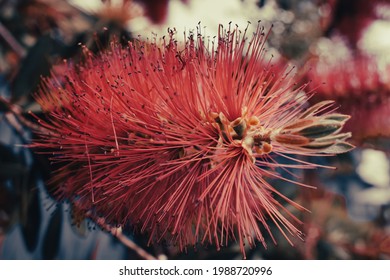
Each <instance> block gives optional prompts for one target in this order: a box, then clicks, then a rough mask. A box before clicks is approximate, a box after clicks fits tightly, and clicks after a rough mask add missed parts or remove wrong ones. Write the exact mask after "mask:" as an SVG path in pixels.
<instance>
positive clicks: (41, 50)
mask: <svg viewBox="0 0 390 280" xmlns="http://www.w3.org/2000/svg"><path fill="white" fill-rule="evenodd" d="M53 48H54V44H53V39H52V38H51V37H50V36H42V37H40V38H39V39H38V41H37V42H36V44H35V45H34V46H33V47H32V48H30V50H29V51H28V54H27V56H26V57H25V59H24V60H23V62H22V63H21V68H20V70H19V72H18V74H17V76H16V77H15V79H14V80H13V82H12V100H11V101H12V103H16V102H18V103H19V104H20V103H25V102H26V100H27V99H28V98H29V96H30V94H31V93H32V92H34V91H35V90H36V89H37V86H38V84H39V83H40V79H41V78H40V77H41V76H46V75H48V74H49V73H50V67H51V63H50V61H49V58H50V54H51V52H52V50H53Z"/></svg>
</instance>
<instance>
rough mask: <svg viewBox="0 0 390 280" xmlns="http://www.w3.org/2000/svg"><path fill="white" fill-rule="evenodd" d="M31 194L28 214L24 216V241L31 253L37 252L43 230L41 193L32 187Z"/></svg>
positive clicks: (22, 227)
mask: <svg viewBox="0 0 390 280" xmlns="http://www.w3.org/2000/svg"><path fill="white" fill-rule="evenodd" d="M32 181H35V180H32ZM30 188H31V189H30V192H29V194H28V205H27V212H26V213H25V217H23V216H24V215H22V226H21V229H22V236H23V239H24V243H25V245H26V248H27V250H28V251H29V252H33V251H35V249H36V247H37V244H38V241H39V233H40V228H41V220H42V213H41V204H40V199H39V191H38V189H37V188H36V187H35V184H34V187H31V185H30Z"/></svg>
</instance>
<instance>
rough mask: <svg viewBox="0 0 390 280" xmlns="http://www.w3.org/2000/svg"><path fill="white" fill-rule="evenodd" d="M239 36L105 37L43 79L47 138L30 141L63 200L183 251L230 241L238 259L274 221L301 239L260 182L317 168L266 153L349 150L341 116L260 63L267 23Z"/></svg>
mask: <svg viewBox="0 0 390 280" xmlns="http://www.w3.org/2000/svg"><path fill="white" fill-rule="evenodd" d="M246 36H247V35H246V31H245V32H243V33H241V32H240V31H239V30H238V29H231V28H230V27H229V29H228V30H224V29H223V28H222V27H221V28H220V32H219V36H218V40H217V41H216V42H208V41H205V39H204V38H203V37H202V35H201V34H191V35H190V36H189V38H188V39H186V40H185V42H184V43H183V44H180V43H178V42H177V41H176V40H175V38H174V35H173V34H172V33H171V34H170V37H169V38H168V39H162V42H161V44H160V43H159V42H158V41H157V40H154V41H152V42H150V41H148V42H141V41H136V42H129V44H128V46H126V47H121V46H119V45H117V44H115V43H112V48H111V49H110V50H109V51H105V52H102V53H101V54H99V55H98V56H94V55H92V54H91V53H90V52H89V51H88V50H87V49H86V50H85V63H84V64H82V65H80V66H77V67H71V68H70V69H69V72H68V73H67V74H66V75H65V77H64V80H63V81H64V82H63V83H60V82H55V81H54V82H53V80H49V79H46V80H45V83H44V85H43V89H42V91H41V92H40V93H39V94H38V101H39V103H40V104H41V106H42V108H43V110H44V111H46V112H47V113H48V120H47V121H46V122H43V121H41V124H42V126H43V128H45V129H46V130H47V133H43V134H42V138H41V139H40V140H38V141H37V142H36V143H35V144H34V145H33V146H35V147H37V148H42V149H47V150H50V151H54V154H53V158H52V160H53V161H54V162H62V163H65V165H64V166H63V167H62V168H60V169H59V170H58V171H57V172H56V174H54V180H56V181H57V182H61V183H60V187H59V190H60V194H61V196H62V197H63V198H65V199H68V200H70V201H72V202H74V203H75V204H76V205H78V207H79V208H80V209H82V210H85V211H89V212H91V213H92V214H93V215H96V216H100V217H104V218H105V219H106V221H107V222H108V223H110V224H115V225H125V224H130V225H132V226H133V227H134V228H135V229H136V230H139V231H140V232H141V233H147V234H148V235H149V237H150V243H152V242H155V241H156V242H158V241H160V240H167V241H171V242H173V243H175V244H178V246H180V248H182V249H183V248H184V247H185V246H188V245H194V244H196V243H209V244H215V246H216V247H217V248H219V247H220V246H222V245H225V244H227V243H228V242H229V241H231V240H238V242H239V244H240V247H241V250H242V253H243V254H244V256H245V250H244V243H247V244H249V245H250V246H253V245H254V244H255V241H256V240H259V241H260V242H262V243H263V245H264V246H266V244H265V239H264V236H263V235H264V232H263V231H262V230H261V229H260V228H261V227H263V228H264V231H266V232H268V234H269V235H270V236H271V237H272V232H271V230H270V227H269V224H270V223H273V224H275V225H276V226H277V227H278V228H279V229H280V231H281V232H282V233H283V235H284V236H285V237H286V238H287V239H289V235H290V236H300V235H301V232H300V231H299V229H298V228H297V227H296V225H294V224H296V223H297V222H299V221H298V220H297V218H295V217H294V216H293V214H291V213H290V211H289V210H288V209H287V208H285V206H283V204H282V203H281V202H280V201H279V200H278V199H277V197H281V198H282V199H284V200H286V201H287V202H288V203H290V204H291V205H293V206H294V207H296V208H298V209H301V210H302V209H303V208H302V207H301V206H299V205H298V204H296V203H294V202H293V201H291V200H290V199H289V198H287V197H285V196H284V195H283V194H281V193H280V192H279V191H278V190H276V189H275V188H274V187H273V186H271V185H270V184H269V183H268V182H267V179H268V178H280V179H284V178H283V177H281V176H280V175H279V174H278V173H277V168H279V167H281V168H289V167H291V168H316V167H317V165H315V164H310V163H308V162H305V161H303V160H299V159H296V162H294V163H291V164H278V162H277V161H276V160H275V157H274V156H275V155H278V156H282V157H285V158H288V159H291V160H294V159H293V158H292V157H291V154H292V155H294V154H295V155H311V156H316V155H322V154H329V153H330V154H333V153H341V152H345V151H348V150H350V149H351V148H352V146H351V145H350V144H348V143H346V142H345V139H347V138H348V137H349V136H350V134H349V133H343V134H340V133H339V132H340V130H341V128H342V126H343V125H344V123H345V121H346V120H347V119H348V116H345V115H341V114H337V113H334V112H333V111H334V110H332V109H331V108H330V107H331V103H332V102H322V103H319V104H317V105H314V106H313V107H311V108H308V109H307V110H305V104H306V101H307V99H308V97H307V95H305V94H304V93H303V92H302V90H303V88H304V86H301V87H296V86H295V84H294V77H293V76H292V75H291V74H290V72H291V71H290V72H287V73H286V72H282V71H279V70H278V69H273V67H272V66H271V64H270V62H269V61H268V62H266V61H265V59H264V55H265V52H264V44H265V37H266V35H265V33H264V30H263V29H262V28H261V27H258V28H257V30H256V32H255V33H254V35H253V37H252V39H251V40H249V39H248V38H247V37H246ZM284 180H287V181H290V180H289V179H284ZM297 184H300V183H298V182H297ZM285 215H286V216H285ZM272 238H273V237H272ZM274 241H275V240H274ZM275 242H276V241H275Z"/></svg>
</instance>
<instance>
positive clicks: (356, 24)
mask: <svg viewBox="0 0 390 280" xmlns="http://www.w3.org/2000/svg"><path fill="white" fill-rule="evenodd" d="M259 19H260V20H262V22H263V24H264V25H265V26H266V27H267V28H269V27H270V26H271V24H272V25H273V27H272V32H271V34H270V37H269V40H268V45H267V49H268V50H269V52H270V53H272V55H273V56H274V60H275V62H276V63H279V62H280V63H289V64H291V65H297V66H298V67H297V68H298V69H300V70H299V71H298V77H299V79H300V80H301V81H302V82H310V83H309V89H310V90H314V91H315V92H316V94H315V95H314V97H313V101H318V100H322V99H333V100H336V101H337V102H338V104H339V105H340V107H339V111H340V112H342V113H347V114H351V116H352V119H351V120H350V121H349V123H348V127H347V130H351V131H352V132H353V135H354V136H353V139H352V142H353V143H354V144H355V145H357V148H356V149H355V150H354V151H352V152H351V153H348V154H345V155H341V156H338V157H326V158H321V159H312V161H319V162H317V163H320V164H325V165H332V166H336V167H337V169H336V170H329V169H324V170H311V171H304V172H303V171H301V172H300V173H299V174H297V175H299V176H300V178H301V180H302V181H304V182H305V183H309V184H312V185H314V186H317V189H315V190H312V189H305V188H301V187H296V186H291V185H290V184H289V185H286V184H287V183H286V182H276V183H274V185H276V186H278V187H279V188H280V190H283V192H286V195H288V196H289V197H292V198H293V199H294V200H295V201H297V202H299V203H301V204H302V205H303V206H305V207H306V208H308V209H310V210H311V213H296V214H297V215H298V216H299V217H300V218H301V219H302V221H303V225H302V230H303V232H304V233H305V241H304V242H302V241H300V240H295V247H291V246H290V245H289V244H288V243H287V242H286V241H284V238H282V237H281V236H277V240H278V241H279V243H278V245H277V246H274V245H273V244H272V242H271V240H269V242H268V244H269V246H268V248H267V249H266V250H265V249H264V248H263V247H262V246H261V245H260V244H259V246H258V247H257V248H254V249H253V250H250V251H248V258H249V259H389V258H390V175H389V172H390V168H389V152H390V145H389V144H390V139H389V137H390V117H389V116H390V105H389V104H390V103H389V98H390V52H389V49H390V36H389V35H390V3H389V2H388V1H387V0H382V1H381V0H372V1H366V0H291V1H290V0H229V1H228V0H226V1H223V0H217V1H206V0H181V1H179V0H171V1H169V0H134V1H131V0H119V1H108V0H106V1H100V0H94V1H77V0H72V1H70V0H69V1H59V0H0V259H123V258H124V259H139V258H141V257H140V256H139V255H138V254H137V253H136V252H135V251H134V250H130V249H129V248H128V247H126V246H125V245H124V244H123V243H122V242H120V241H119V240H118V239H117V238H115V237H113V236H112V235H111V234H109V233H107V232H106V231H104V230H101V229H100V228H99V227H98V226H96V225H95V224H94V223H93V222H92V221H89V220H88V219H86V218H85V217H83V216H82V215H81V214H80V213H77V211H76V209H74V207H72V205H69V204H66V203H57V202H56V200H55V199H54V198H53V196H52V191H53V190H51V189H50V188H48V187H47V186H46V185H45V182H46V181H47V179H48V178H49V177H50V172H51V166H50V164H49V161H48V158H46V157H44V156H43V155H38V154H35V153H33V152H32V151H30V150H29V149H27V148H25V147H24V146H23V145H25V144H28V143H29V141H30V140H31V139H32V137H34V134H33V132H32V130H31V127H33V126H34V125H35V124H34V120H32V119H31V118H30V115H29V114H28V112H29V111H32V112H34V113H35V114H37V115H38V116H41V117H43V116H42V115H41V112H40V108H39V106H38V105H37V104H36V102H35V101H34V98H33V94H34V92H35V91H36V90H37V88H38V86H39V82H40V78H41V76H47V75H49V73H51V72H53V73H56V74H61V72H62V71H63V69H62V67H63V66H62V64H61V63H60V62H61V61H62V60H63V59H72V61H74V62H75V63H77V61H79V60H80V57H81V56H80V54H81V53H82V49H81V47H80V44H79V43H82V44H85V45H86V46H87V47H88V48H89V49H91V50H92V51H94V52H96V51H98V49H99V48H102V47H104V46H105V45H106V44H107V43H108V42H109V41H110V40H111V39H112V38H117V39H119V40H122V41H123V42H125V41H127V40H131V39H132V38H138V35H141V36H142V38H146V37H151V36H153V34H159V35H160V34H165V32H166V30H167V28H168V27H171V28H172V27H175V28H176V29H177V32H178V37H180V33H181V32H183V31H184V30H187V31H188V30H191V29H194V27H195V26H196V25H197V24H198V22H199V21H200V22H201V23H200V24H201V26H202V27H203V26H205V27H204V28H205V30H206V33H207V34H209V35H215V34H216V32H217V31H216V30H217V28H218V24H219V23H222V24H228V22H230V21H232V22H233V23H235V24H238V25H239V26H241V27H245V26H246V25H247V22H248V21H252V22H257V21H258V20H259ZM97 42H99V43H97ZM281 172H283V171H281ZM285 176H290V175H289V174H285ZM283 184H284V185H285V186H284V185H283ZM274 232H275V234H276V235H278V231H277V230H275V231H274ZM126 234H127V238H128V239H129V240H132V241H133V242H134V243H135V244H137V246H138V247H140V248H143V249H144V250H146V251H147V252H149V253H150V254H152V255H153V256H156V257H158V258H168V259H241V258H242V256H241V254H240V252H239V248H238V245H237V244H234V242H232V244H231V246H228V247H226V248H223V249H222V250H221V251H216V250H215V249H214V248H207V247H206V248H204V247H202V246H199V247H197V248H189V249H188V251H186V252H179V251H178V250H177V248H175V247H169V246H165V245H164V244H161V245H156V246H153V247H147V246H146V242H147V240H146V238H145V237H143V236H139V235H132V234H130V233H126Z"/></svg>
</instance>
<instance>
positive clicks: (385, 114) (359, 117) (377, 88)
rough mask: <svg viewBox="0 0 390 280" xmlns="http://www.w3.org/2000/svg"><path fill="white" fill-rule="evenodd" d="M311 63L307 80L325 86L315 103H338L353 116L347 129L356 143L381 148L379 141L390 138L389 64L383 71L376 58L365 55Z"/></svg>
mask: <svg viewBox="0 0 390 280" xmlns="http://www.w3.org/2000/svg"><path fill="white" fill-rule="evenodd" d="M332 55H333V53H332ZM311 64H312V70H311V71H309V72H308V73H307V75H308V79H310V80H312V81H313V84H315V83H317V84H319V83H320V82H322V83H323V85H322V86H320V87H319V88H317V89H316V91H317V94H316V97H315V98H314V100H317V101H318V100H327V99H332V100H335V101H336V102H337V104H339V105H340V106H341V107H342V108H343V112H345V113H347V114H349V115H351V116H352V119H353V121H351V122H349V123H348V125H347V126H346V129H348V131H351V132H352V134H353V141H354V142H355V143H356V144H358V145H361V144H364V143H376V144H378V145H375V146H376V147H377V148H378V147H380V146H381V145H379V143H378V142H377V139H381V138H382V139H383V138H389V137H390V130H389V129H388V128H389V127H390V119H389V112H390V65H388V66H386V67H383V69H380V68H379V66H378V65H377V62H376V60H375V59H374V58H371V57H368V56H364V55H356V56H352V57H350V58H340V59H334V58H333V59H332V60H327V59H325V58H324V57H321V58H320V59H319V60H316V61H315V62H311ZM383 148H385V147H383Z"/></svg>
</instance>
